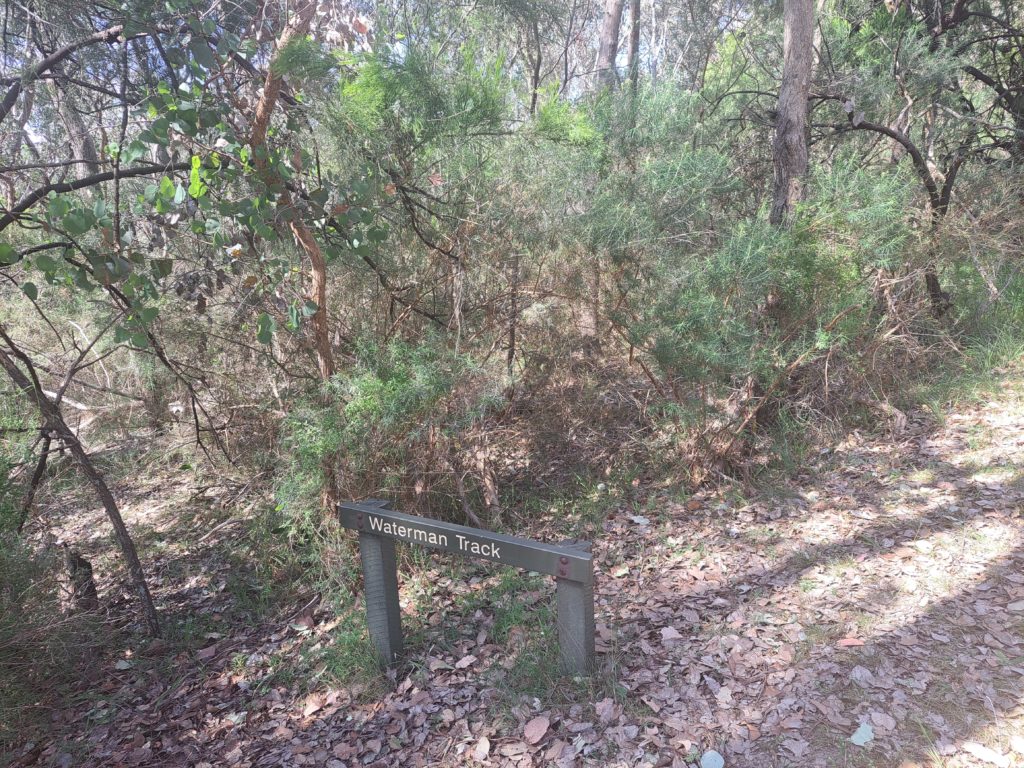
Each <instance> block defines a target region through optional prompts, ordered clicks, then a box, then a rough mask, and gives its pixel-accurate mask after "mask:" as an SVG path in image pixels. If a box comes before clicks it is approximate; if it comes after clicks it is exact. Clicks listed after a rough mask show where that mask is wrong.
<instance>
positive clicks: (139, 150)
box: [121, 139, 146, 164]
mask: <svg viewBox="0 0 1024 768" xmlns="http://www.w3.org/2000/svg"><path fill="white" fill-rule="evenodd" d="M145 155H146V145H145V144H143V143H142V142H141V141H139V140H138V139H135V140H134V141H132V142H131V143H130V144H129V145H128V146H127V147H125V149H124V152H123V153H122V155H121V162H122V163H125V164H131V163H135V162H138V161H139V160H140V159H141V158H143V157H145Z"/></svg>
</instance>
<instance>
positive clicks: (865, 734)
mask: <svg viewBox="0 0 1024 768" xmlns="http://www.w3.org/2000/svg"><path fill="white" fill-rule="evenodd" d="M873 738H875V729H874V728H872V727H871V724H870V723H861V724H860V728H858V729H857V730H856V731H854V732H853V735H852V736H851V737H850V741H852V742H853V743H854V744H856V745H857V746H858V747H863V746H864V745H866V744H867V743H868V742H869V741H871V740H872V739H873Z"/></svg>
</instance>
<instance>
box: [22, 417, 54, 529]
mask: <svg viewBox="0 0 1024 768" xmlns="http://www.w3.org/2000/svg"><path fill="white" fill-rule="evenodd" d="M50 442H51V438H50V433H49V432H46V433H45V434H44V436H43V440H42V444H43V448H42V451H41V452H40V454H39V461H37V462H36V468H35V471H34V472H32V479H31V480H29V483H28V490H27V491H25V498H24V499H22V502H21V514H20V516H19V517H18V533H21V532H22V530H23V529H24V528H25V523H27V522H28V517H29V515H30V514H31V513H32V502H33V501H34V500H35V497H36V491H37V490H38V489H39V484H40V483H42V481H43V474H44V473H45V472H46V462H47V461H48V460H49V458H50Z"/></svg>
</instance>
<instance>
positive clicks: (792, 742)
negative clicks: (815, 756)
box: [782, 739, 811, 758]
mask: <svg viewBox="0 0 1024 768" xmlns="http://www.w3.org/2000/svg"><path fill="white" fill-rule="evenodd" d="M782 746H784V747H785V748H786V749H788V750H789V751H790V752H792V753H793V756H794V757H796V758H801V757H803V756H804V753H805V752H807V750H808V749H810V748H811V745H810V744H809V743H807V742H806V741H804V740H803V739H786V740H785V741H784V742H782Z"/></svg>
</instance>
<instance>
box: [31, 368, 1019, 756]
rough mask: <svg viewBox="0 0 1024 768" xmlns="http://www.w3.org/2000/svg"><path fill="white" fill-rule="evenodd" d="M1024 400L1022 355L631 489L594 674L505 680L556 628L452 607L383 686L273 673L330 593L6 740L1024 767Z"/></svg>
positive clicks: (305, 645)
mask: <svg viewBox="0 0 1024 768" xmlns="http://www.w3.org/2000/svg"><path fill="white" fill-rule="evenodd" d="M1022 415H1024V407H1022V405H1021V388H1020V384H1019V382H1017V381H1016V380H1015V379H1013V378H1012V377H1007V379H1006V381H1005V384H1004V387H1003V390H1002V391H1001V392H1000V394H999V396H998V397H996V398H993V400H992V401H991V402H988V403H983V404H980V405H978V406H972V407H961V408H960V409H959V410H958V411H957V412H955V413H953V414H951V415H950V416H949V417H948V418H947V419H946V420H945V422H944V423H943V424H942V425H939V426H937V425H936V424H935V423H934V422H933V421H932V420H930V419H929V418H927V417H926V415H924V414H922V413H917V414H910V415H909V419H908V423H907V426H906V428H905V430H904V431H903V432H902V433H901V434H900V436H899V440H898V441H897V442H893V440H892V439H890V438H882V437H876V436H871V435H864V434H860V433H856V432H855V433H853V434H851V435H850V436H848V437H847V438H846V439H844V440H843V441H842V442H841V443H839V444H838V445H837V446H835V448H834V450H832V451H829V452H825V453H822V454H821V455H819V456H818V457H817V458H816V459H815V463H811V464H809V465H808V466H806V467H805V468H804V469H802V470H801V471H800V472H799V473H797V474H796V475H795V476H794V477H792V478H790V479H789V480H787V481H785V482H783V483H782V484H781V486H780V487H776V488H774V489H771V492H770V493H768V492H764V493H762V494H760V495H756V494H751V495H750V496H749V497H746V498H745V497H743V496H742V495H739V494H737V493H736V492H734V491H728V490H727V489H723V490H722V491H705V492H703V493H698V494H695V495H694V496H692V497H690V498H689V499H686V500H685V501H677V500H674V499H672V498H668V497H661V496H659V495H658V493H659V492H657V491H649V492H648V493H647V496H646V498H645V499H644V500H645V501H646V503H645V504H644V505H643V507H642V511H643V513H644V514H643V515H640V514H638V507H636V506H633V505H623V507H622V508H620V509H618V510H616V511H614V512H613V513H612V514H610V515H609V516H608V518H607V519H606V520H605V521H604V523H603V535H602V536H600V537H598V538H597V540H596V541H595V562H596V569H597V584H596V589H595V598H596V614H597V626H598V636H597V645H598V649H599V656H600V660H601V671H600V672H599V674H598V678H597V681H596V682H595V683H593V684H590V685H589V686H588V685H582V686H580V685H576V684H574V683H573V681H559V680H552V682H551V685H550V690H548V691H547V692H546V693H545V695H544V696H543V697H537V695H536V694H529V693H525V692H524V693H521V694H519V695H518V696H517V697H511V698H512V701H511V702H510V690H509V688H510V684H509V682H508V681H509V677H508V675H509V670H511V669H512V668H513V665H514V663H515V662H516V656H517V653H519V652H520V651H522V652H524V653H526V654H527V655H529V654H530V653H534V652H535V651H536V649H537V648H538V647H539V646H537V645H533V646H529V645H528V643H529V642H530V640H529V638H527V637H523V636H521V635H518V634H515V633H513V632H509V633H508V637H507V639H505V640H504V641H502V642H500V643H499V642H496V641H495V639H494V632H493V627H492V623H493V616H492V615H491V614H489V612H488V610H487V608H486V607H484V608H481V609H480V610H478V611H477V612H476V613H475V614H473V615H472V616H471V617H470V620H468V621H464V622H463V623H464V624H465V626H461V625H460V626H458V627H456V628H455V631H454V633H453V634H454V635H455V638H454V639H449V640H447V641H445V642H441V640H440V637H441V632H440V629H439V627H440V625H441V624H443V619H440V620H439V621H438V622H437V624H430V622H429V621H428V622H427V625H428V626H427V632H428V635H430V633H432V632H433V633H435V634H434V635H431V637H428V640H427V644H426V646H424V647H423V650H422V652H421V653H420V657H419V659H418V660H417V664H412V663H410V664H409V665H407V666H405V667H402V668H400V669H399V671H398V673H397V674H396V675H393V676H392V677H391V679H390V680H389V681H387V689H386V690H367V689H366V688H365V686H364V685H363V684H362V683H359V682H354V683H352V684H351V685H348V686H346V687H331V686H330V685H325V684H323V683H318V682H317V680H316V679H307V680H289V679H287V678H286V677H278V676H276V675H275V674H274V669H275V664H277V663H278V662H275V659H280V658H287V657H289V656H290V655H296V654H301V653H305V652H308V650H309V649H310V648H311V647H315V646H316V644H324V643H326V642H327V641H328V640H329V638H330V636H331V633H332V631H333V630H334V629H335V627H336V625H337V621H336V620H334V619H332V617H331V615H330V613H329V612H328V611H327V610H326V609H323V608H319V607H318V608H317V609H315V610H313V611H312V612H310V613H308V614H304V615H303V617H302V620H301V626H300V627H298V628H296V623H295V622H293V623H292V624H291V625H289V624H288V623H287V622H285V623H283V624H282V623H270V624H267V625H234V626H230V627H221V628H219V632H218V636H217V637H216V638H213V637H211V638H208V639H209V640H214V641H215V642H213V643H211V644H209V645H207V646H206V647H205V648H200V649H198V650H197V651H193V652H177V653H175V652H174V651H173V650H172V649H163V650H157V651H155V652H153V654H152V655H153V657H154V658H156V659H157V660H162V661H163V662H164V663H162V664H147V663H143V662H142V660H141V659H140V657H136V658H135V659H134V660H133V663H132V664H130V665H126V664H125V663H124V660H123V659H121V660H118V659H116V658H111V659H109V660H108V661H106V662H104V663H105V664H107V667H108V673H107V674H106V675H105V677H104V678H103V682H102V683H100V684H98V686H97V687H96V689H95V690H94V691H93V695H92V696H91V697H82V703H81V704H78V705H75V706H71V707H68V708H65V709H62V710H60V711H58V712H55V713H54V718H53V722H52V729H51V732H50V734H49V735H48V737H47V740H46V741H44V742H43V743H40V744H31V745H26V746H25V748H24V750H23V752H22V753H20V754H15V755H13V760H14V762H15V764H18V762H19V761H21V762H22V764H24V765H31V764H38V765H63V764H68V765H73V764H81V765H97V766H100V765H102V766H107V765H110V766H114V765H117V766H145V765H186V764H187V765H194V766H197V767H198V768H203V767H205V766H229V767H231V768H255V767H256V766H277V765H282V766H284V765H287V766H293V765H296V766H301V765H310V766H327V767H328V768H355V766H373V767H383V766H403V767H404V766H427V765H462V764H474V763H476V764H486V765H502V766H516V767H517V768H526V767H527V766H546V765H553V766H580V765H587V766H652V767H653V766H673V768H682V767H684V766H685V767H686V768H697V767H698V766H699V767H700V768H723V767H724V766H728V768H742V767H745V766H746V767H749V768H755V767H756V768H761V767H762V766H766V767H770V766H779V767H780V768H781V767H782V766H797V765H798V766H811V767H813V768H819V767H820V768H826V767H829V768H831V766H851V767H852V766H863V765H893V766H903V767H904V768H911V767H912V766H933V767H934V768H939V766H941V767H942V768H968V767H970V768H979V767H980V766H989V765H996V766H1006V768H1010V766H1013V765H1024V684H1022V683H1024V615H1022V613H1024V609H1022V606H1024V549H1022V547H1024V536H1022V534H1024V525H1022V521H1021V512H1022V508H1024V481H1022V477H1021V473H1022V468H1024V438H1022V437H1021V435H1022V434H1024V431H1022V430H1021V424H1022V422H1024V418H1022ZM639 490H640V491H642V490H643V489H642V488H641V489H639ZM638 498H639V496H638ZM80 525H82V526H83V527H87V526H88V522H87V521H86V522H81V523H80ZM159 566H160V563H157V564H156V565H155V567H156V568H157V571H158V572H157V576H156V579H155V583H156V584H157V592H158V594H159V595H160V599H161V600H162V601H163V602H164V604H165V605H167V604H168V603H172V602H175V601H177V602H176V605H177V606H178V607H179V608H180V609H181V610H188V611H194V612H200V613H202V614H203V615H207V616H211V615H212V616H218V615H221V612H222V610H223V606H222V603H223V602H224V601H227V600H229V599H231V598H230V596H229V595H228V594H227V593H226V590H224V589H223V587H217V586H216V585H217V583H218V579H221V583H224V580H226V576H227V570H228V568H229V566H228V565H227V564H225V565H223V566H220V573H221V576H217V574H216V573H215V574H214V578H213V579H212V584H213V586H212V588H210V589H202V588H200V586H199V585H198V584H195V583H190V582H188V583H187V582H182V581H180V580H179V582H178V583H176V584H175V582H174V579H173V578H172V577H171V576H170V575H168V576H164V575H163V574H161V573H159ZM451 589H452V590H455V589H456V587H455V586H452V587H451ZM174 590H177V591H176V592H175V591H174ZM550 596H551V592H550V589H548V591H544V590H541V591H540V592H538V593H537V594H534V595H530V596H529V597H524V598H523V602H524V605H526V607H527V608H528V609H529V610H534V609H535V608H536V606H538V605H542V604H544V603H545V602H546V601H547V600H548V599H550ZM444 609H445V608H444V606H440V605H435V606H432V607H431V608H430V609H429V610H430V611H432V612H434V613H432V614H431V615H439V616H443V615H444V614H443V611H444ZM484 630H487V631H484ZM545 642H550V640H549V641H545ZM154 647H156V646H154ZM524 649H525V650H524ZM531 649H532V650H531ZM142 655H144V654H140V656H142ZM417 665H418V668H417ZM97 696H99V697H100V700H99V703H97ZM851 743H852V744H851ZM22 757H27V758H29V759H30V761H29V762H24V761H23V760H22ZM865 760H866V761H867V762H865ZM1015 761H1016V762H1015Z"/></svg>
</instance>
